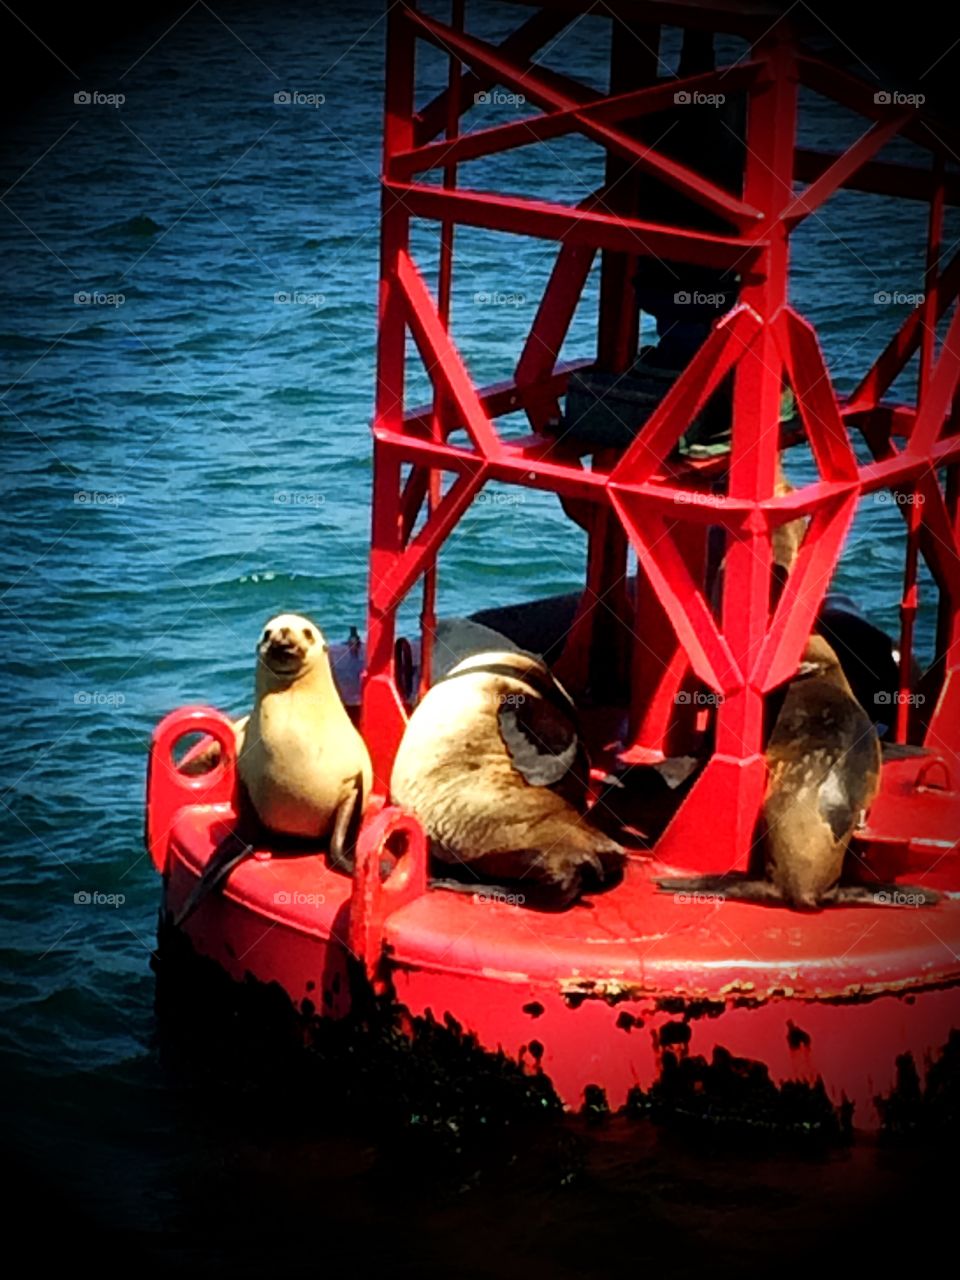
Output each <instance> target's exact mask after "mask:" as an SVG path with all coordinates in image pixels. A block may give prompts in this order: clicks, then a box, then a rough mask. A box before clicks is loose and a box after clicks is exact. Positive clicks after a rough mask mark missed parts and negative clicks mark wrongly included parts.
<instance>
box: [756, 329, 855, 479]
mask: <svg viewBox="0 0 960 1280" xmlns="http://www.w3.org/2000/svg"><path fill="white" fill-rule="evenodd" d="M773 332H774V337H775V338H776V342H777V347H778V349H779V351H780V355H781V357H782V359H783V362H784V364H785V365H786V369H787V373H788V375H789V378H790V385H791V386H792V387H793V390H794V394H795V395H796V398H797V408H798V409H799V411H800V417H801V418H802V419H803V424H804V426H805V427H806V429H807V440H808V441H809V443H810V448H811V450H812V451H813V456H814V458H815V459H816V461H817V466H818V467H819V469H820V474H821V475H822V476H823V478H824V479H825V480H849V481H853V482H856V480H857V478H858V471H857V459H856V456H855V455H854V452H853V448H852V447H851V444H850V439H849V437H848V435H847V429H846V427H845V426H844V424H843V420H842V419H841V417H840V411H839V409H838V408H837V402H836V398H835V396H834V392H833V385H832V383H831V382H830V374H829V373H828V372H827V366H826V364H825V362H824V359H823V356H822V354H821V352H820V345H819V343H818V342H817V335H816V333H815V332H814V330H813V327H812V325H809V324H808V323H807V322H806V320H804V319H803V318H802V317H801V316H799V315H798V314H797V313H796V311H794V310H793V309H792V308H791V307H785V308H784V309H783V310H782V311H781V312H780V314H779V315H778V316H777V317H776V319H775V320H774V322H773Z"/></svg>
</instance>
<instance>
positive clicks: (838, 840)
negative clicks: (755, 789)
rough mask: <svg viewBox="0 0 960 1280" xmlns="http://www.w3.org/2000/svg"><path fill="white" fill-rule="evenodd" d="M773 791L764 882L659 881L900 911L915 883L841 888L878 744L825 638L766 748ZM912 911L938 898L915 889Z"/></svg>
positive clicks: (744, 896) (766, 809) (810, 905)
mask: <svg viewBox="0 0 960 1280" xmlns="http://www.w3.org/2000/svg"><path fill="white" fill-rule="evenodd" d="M766 754H767V768H768V777H767V789H766V795H765V797H764V801H763V809H762V813H761V820H760V826H759V835H760V845H761V847H762V851H763V857H764V870H765V879H756V878H753V877H751V876H745V875H743V874H741V873H729V874H726V875H706V876H696V877H686V876H685V877H670V878H668V879H661V880H658V882H657V883H658V885H659V887H660V889H661V890H663V891H665V892H668V893H675V894H676V893H690V892H699V893H713V894H716V895H717V896H718V897H724V898H731V899H740V900H742V901H746V902H767V903H783V904H786V905H787V906H790V907H794V908H796V909H798V910H802V911H816V910H818V909H819V908H820V907H823V906H825V905H828V904H836V905H841V904H843V905H849V906H880V905H885V904H892V905H897V904H898V903H899V902H901V901H902V900H903V899H904V895H905V894H906V891H907V889H908V886H905V885H900V886H896V888H898V889H899V890H900V892H899V893H897V892H890V891H891V890H893V889H894V886H891V885H886V884H880V883H875V884H850V885H840V884H839V883H838V882H839V879H840V873H841V871H842V870H843V861H844V856H845V854H846V852H847V848H848V846H849V844H850V840H851V838H852V836H853V834H854V832H855V830H856V829H857V827H858V826H861V825H862V824H863V821H864V818H865V817H866V813H867V811H868V809H869V807H870V805H871V804H872V802H873V800H874V797H875V796H876V794H877V790H878V787H879V780H880V763H881V752H880V739H879V737H878V736H877V730H876V726H875V725H874V723H873V721H872V720H871V719H870V717H869V716H868V715H867V713H866V712H865V711H864V709H863V708H862V707H861V706H860V704H859V702H857V700H856V698H855V697H854V695H853V691H852V690H851V688H850V685H849V683H848V681H847V677H846V676H845V675H844V673H843V668H842V667H841V665H840V659H839V658H838V657H837V655H836V653H835V652H834V651H833V649H832V648H831V647H830V645H829V644H828V643H827V641H826V640H824V638H823V637H822V636H819V635H813V636H811V637H810V639H809V640H808V642H807V646H806V648H805V650H804V654H803V660H802V662H801V663H800V666H799V667H798V669H797V673H796V675H795V676H794V677H793V679H792V680H791V681H790V683H789V684H788V685H787V689H786V694H785V696H784V698H783V702H782V705H781V707H780V711H779V714H778V715H777V718H776V722H775V724H774V727H773V730H772V732H771V734H770V739H769V742H768V744H767V753H766ZM909 896H910V899H911V901H912V903H913V904H914V905H917V906H921V905H923V906H930V905H933V904H934V903H936V902H937V901H938V895H937V894H936V893H934V892H932V891H931V890H925V889H920V888H914V887H909Z"/></svg>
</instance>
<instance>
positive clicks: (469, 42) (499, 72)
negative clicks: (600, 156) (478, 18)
mask: <svg viewBox="0 0 960 1280" xmlns="http://www.w3.org/2000/svg"><path fill="white" fill-rule="evenodd" d="M405 12H406V14H407V18H408V20H409V21H410V23H411V24H412V25H413V26H414V27H415V28H417V29H418V31H419V32H420V34H422V35H423V36H424V38H425V39H427V40H430V41H431V42H432V43H434V44H435V45H437V47H438V48H440V49H443V50H444V51H445V52H447V53H449V52H454V53H456V54H457V55H458V56H459V57H461V58H463V60H464V61H465V62H469V63H470V64H471V65H472V66H473V67H479V68H480V69H481V70H483V71H486V72H487V73H488V74H490V75H494V76H496V79H497V81H498V82H499V83H501V84H505V85H509V86H511V87H512V88H514V89H516V90H517V91H518V92H519V93H522V94H523V95H524V97H526V98H529V99H530V101H531V102H535V103H537V105H538V106H541V107H543V108H545V109H547V110H554V111H566V112H569V113H571V117H572V120H573V121H575V122H576V128H577V129H578V130H579V131H580V132H581V133H583V134H585V135H586V136H587V137H589V138H591V139H592V140H593V141H594V142H597V143H599V144H600V145H601V146H602V147H605V148H607V150H610V151H614V152H616V153H618V154H619V155H622V156H625V157H626V158H627V159H629V160H631V161H632V162H633V163H634V164H635V165H636V166H637V167H638V168H639V169H641V170H642V171H643V172H645V173H650V174H653V175H654V176H655V177H657V178H660V179H662V181H664V182H666V183H668V184H669V185H670V186H671V187H674V188H676V189H677V190H678V191H681V192H682V193H683V194H684V195H686V196H689V197H690V199H692V200H695V201H696V202H697V203H698V204H699V205H701V206H703V207H704V208H706V209H710V210H712V211H713V212H714V213H717V214H719V215H720V216H721V217H723V218H726V219H728V220H729V221H730V222H732V223H734V224H735V225H737V226H747V225H750V224H752V223H755V222H756V221H757V219H759V217H760V213H759V210H757V209H754V208H752V206H750V205H749V204H746V203H745V202H744V201H742V200H738V199H737V198H736V197H735V196H733V195H732V194H731V193H730V192H729V191H724V190H723V188H722V187H718V186H717V185H716V184H715V183H713V182H710V181H709V180H708V179H707V178H704V177H703V176H702V175H701V174H698V173H696V172H695V171H694V170H693V169H688V168H687V166H686V165H682V164H679V163H677V161H675V160H671V159H670V158H669V157H668V156H665V155H662V154H661V153H659V152H657V151H654V150H653V148H651V147H648V146H647V145H646V144H645V143H643V142H641V141H639V140H638V139H637V138H634V137H632V136H631V135H630V134H628V133H624V132H622V131H621V130H619V129H614V128H612V127H610V126H609V125H605V124H601V123H598V122H597V121H596V120H594V119H593V118H591V117H589V116H587V115H586V114H585V113H584V112H583V111H582V110H581V109H580V108H581V104H580V102H579V101H578V100H577V99H572V98H570V97H569V96H568V95H567V94H565V93H562V92H560V91H559V90H558V89H556V88H554V87H553V86H552V85H551V84H550V83H549V82H548V80H547V79H546V78H545V77H544V76H543V75H541V74H539V73H538V72H537V71H535V70H534V69H533V67H532V66H531V65H530V64H527V65H526V66H518V65H517V64H515V63H513V62H511V61H510V60H509V59H506V58H503V57H501V55H500V54H499V53H498V52H497V50H496V48H495V47H494V46H493V45H491V44H487V42H486V41H484V40H478V39H476V38H475V37H473V36H467V35H462V34H461V33H460V32H458V31H455V30H454V29H453V28H452V27H449V26H447V25H445V24H444V23H442V22H436V21H435V20H434V19H432V18H428V17H426V16H425V15H424V14H422V13H416V12H414V11H413V10H407V11H405Z"/></svg>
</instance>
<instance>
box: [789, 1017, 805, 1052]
mask: <svg viewBox="0 0 960 1280" xmlns="http://www.w3.org/2000/svg"><path fill="white" fill-rule="evenodd" d="M787 1044H788V1045H789V1046H790V1048H791V1049H809V1048H810V1034H809V1032H807V1031H804V1030H803V1029H802V1028H801V1027H798V1026H797V1025H796V1024H795V1023H794V1022H792V1021H790V1020H789V1019H788V1020H787Z"/></svg>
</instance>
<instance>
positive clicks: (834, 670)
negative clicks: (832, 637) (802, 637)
mask: <svg viewBox="0 0 960 1280" xmlns="http://www.w3.org/2000/svg"><path fill="white" fill-rule="evenodd" d="M811 678H814V679H818V680H826V681H828V682H829V683H830V684H833V685H836V686H837V688H839V689H843V690H844V691H845V692H847V693H849V694H850V695H851V697H852V696H853V695H852V690H851V688H850V685H849V683H848V681H847V677H846V675H845V674H844V670H843V666H842V665H841V662H840V659H839V658H838V657H837V655H836V652H835V650H834V648H833V646H832V645H831V644H830V643H829V641H827V640H825V639H824V638H823V636H821V635H817V634H816V633H815V634H814V635H812V636H811V637H810V639H809V640H808V641H807V645H806V648H805V649H804V651H803V657H802V658H801V660H800V665H799V666H798V667H797V674H796V675H795V676H794V679H795V680H804V679H811Z"/></svg>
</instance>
